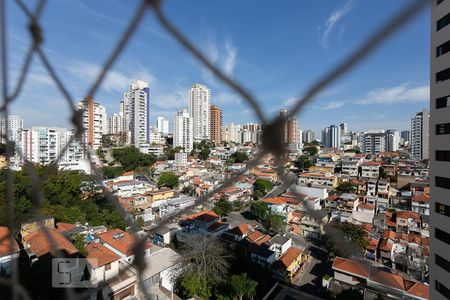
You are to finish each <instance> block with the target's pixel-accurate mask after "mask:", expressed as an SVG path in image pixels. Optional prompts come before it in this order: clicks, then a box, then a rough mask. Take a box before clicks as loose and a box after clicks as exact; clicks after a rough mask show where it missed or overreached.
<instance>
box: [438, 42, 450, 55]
mask: <svg viewBox="0 0 450 300" xmlns="http://www.w3.org/2000/svg"><path fill="white" fill-rule="evenodd" d="M449 51H450V41H447V42H445V43H443V44H442V45H440V46H437V47H436V57H439V56H441V55H443V54H445V53H447V52H449Z"/></svg>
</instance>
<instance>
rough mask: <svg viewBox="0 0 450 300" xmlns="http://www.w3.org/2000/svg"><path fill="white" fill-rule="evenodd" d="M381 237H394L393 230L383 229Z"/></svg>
mask: <svg viewBox="0 0 450 300" xmlns="http://www.w3.org/2000/svg"><path fill="white" fill-rule="evenodd" d="M383 238H384V239H394V238H395V232H394V231H392V230H385V231H383Z"/></svg>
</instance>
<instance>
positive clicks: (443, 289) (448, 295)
mask: <svg viewBox="0 0 450 300" xmlns="http://www.w3.org/2000/svg"><path fill="white" fill-rule="evenodd" d="M436 291H438V292H439V293H441V294H442V296H444V297H445V298H447V299H450V290H449V289H448V288H447V287H446V286H445V285H443V284H442V283H440V282H439V281H437V280H436Z"/></svg>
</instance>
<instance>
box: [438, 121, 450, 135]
mask: <svg viewBox="0 0 450 300" xmlns="http://www.w3.org/2000/svg"><path fill="white" fill-rule="evenodd" d="M436 134H437V135H441V134H450V123H444V124H437V125H436Z"/></svg>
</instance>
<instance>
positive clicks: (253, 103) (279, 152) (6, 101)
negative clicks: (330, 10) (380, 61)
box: [0, 0, 429, 299]
mask: <svg viewBox="0 0 450 300" xmlns="http://www.w3.org/2000/svg"><path fill="white" fill-rule="evenodd" d="M14 1H15V4H16V5H17V6H18V7H19V8H20V10H21V12H22V13H23V14H24V15H25V16H26V17H27V18H28V31H29V39H30V40H31V44H30V46H29V48H28V50H27V52H26V56H25V58H24V60H23V62H22V66H21V69H20V73H19V80H18V81H17V84H16V85H15V86H14V87H10V83H9V79H10V77H9V68H8V59H7V52H8V41H7V37H6V36H7V30H8V28H7V26H6V17H7V12H6V8H5V6H6V5H5V3H6V1H5V0H0V19H1V23H0V27H1V28H0V30H1V33H0V34H1V39H0V43H1V47H0V48H1V71H2V77H1V80H2V81H1V82H2V87H3V88H2V98H3V104H2V105H1V106H0V112H1V114H2V116H3V119H4V120H6V122H5V124H6V126H8V125H7V124H8V121H7V120H8V113H9V108H10V105H11V104H12V103H13V102H14V101H15V100H16V99H17V97H18V96H19V95H20V93H21V92H22V91H23V89H24V85H25V82H26V78H27V75H28V73H29V70H30V67H31V63H32V58H33V57H36V58H37V59H39V60H40V62H41V63H42V65H43V66H44V68H45V69H46V70H47V72H48V75H49V76H50V77H51V79H52V80H53V81H54V83H55V85H56V87H57V88H58V89H59V91H60V92H61V94H62V96H63V98H64V101H66V102H67V106H68V109H69V110H70V111H71V114H72V118H71V122H72V125H73V127H74V129H75V133H76V134H75V135H74V136H73V137H72V138H71V139H70V140H69V141H68V142H67V144H66V145H65V146H64V148H63V151H62V152H61V153H62V154H61V155H60V156H59V157H58V158H57V162H58V161H59V160H60V159H61V158H62V156H63V155H64V153H65V151H66V150H67V148H68V146H69V144H70V143H71V142H72V141H73V140H74V139H80V138H81V136H82V134H83V132H84V128H83V125H82V121H81V117H82V114H83V111H82V110H77V109H76V107H75V105H74V101H73V98H72V96H71V94H70V92H69V90H68V89H67V88H66V86H65V85H64V84H63V83H62V81H61V80H60V78H59V77H58V75H57V73H56V72H55V69H54V67H53V65H52V64H51V62H50V61H49V59H48V56H47V54H46V53H45V50H44V49H43V47H42V44H43V40H44V36H43V32H42V30H41V25H40V17H41V14H42V11H43V10H44V8H45V6H46V4H47V3H46V1H45V0H39V1H38V2H37V5H36V7H35V8H33V9H31V8H29V7H28V6H27V5H25V3H23V2H22V0H14ZM428 2H429V1H428V0H414V1H412V0H411V1H410V3H409V4H408V6H407V7H405V8H404V9H403V10H402V11H400V12H398V13H397V14H396V15H394V16H393V17H392V18H391V19H390V20H389V21H388V22H386V23H385V24H383V25H382V26H380V28H378V30H377V31H376V32H375V33H374V34H373V35H372V36H370V37H369V38H368V39H367V40H366V41H365V42H364V43H362V45H361V46H360V47H358V48H356V49H355V50H354V51H353V52H352V53H351V54H350V55H348V56H347V57H346V58H344V59H343V60H342V61H341V62H339V63H338V64H337V65H336V66H334V67H332V68H330V70H329V72H327V73H325V74H324V75H323V76H322V77H321V78H320V79H319V80H317V81H316V82H315V83H314V84H312V85H311V87H310V88H309V89H308V90H307V92H306V93H305V94H304V96H302V97H299V98H298V99H297V100H296V102H295V104H294V105H293V107H292V109H290V110H289V115H288V116H287V117H286V116H285V117H282V116H278V117H276V118H275V119H273V120H269V119H267V117H266V116H265V115H264V113H263V111H262V110H261V108H260V105H259V103H258V101H257V100H256V99H255V97H254V96H252V94H251V93H250V92H249V91H248V90H247V89H246V88H245V87H244V86H243V85H241V84H239V83H238V82H236V81H235V80H233V79H231V78H230V77H229V76H227V75H226V74H225V72H224V71H223V70H221V69H220V68H218V67H217V66H215V65H214V64H213V63H212V62H211V61H210V60H209V59H208V58H207V57H206V55H205V54H204V53H202V51H200V50H199V49H198V48H196V47H195V46H194V44H193V43H191V41H189V40H188V38H187V37H186V36H185V35H183V34H182V33H181V31H180V30H179V29H178V28H177V27H176V26H175V25H174V24H173V23H172V22H171V21H170V20H169V19H168V18H167V16H166V15H165V13H164V11H163V9H162V8H163V7H162V5H163V1H162V0H142V1H141V3H140V5H139V6H138V7H137V8H136V11H135V12H134V14H133V16H132V18H131V20H130V21H129V22H128V25H127V26H126V27H125V28H124V30H123V33H122V35H121V36H120V38H119V40H118V41H117V43H116V45H115V46H114V48H113V49H112V50H111V52H110V54H109V56H108V57H107V58H106V60H105V62H104V63H103V67H102V69H101V70H100V72H99V74H98V75H97V76H96V79H95V80H94V81H93V82H92V84H91V86H90V88H89V89H88V90H87V92H86V94H85V95H86V96H93V95H95V93H96V92H97V90H98V88H99V87H100V85H101V84H102V82H103V80H104V78H105V76H106V75H107V74H108V72H109V71H110V69H111V68H112V66H113V64H114V63H115V62H116V61H117V60H118V59H119V56H120V54H121V53H122V51H123V50H124V48H125V47H126V46H127V44H128V42H129V40H130V38H131V37H132V35H133V34H134V32H135V31H136V29H137V28H138V27H139V26H140V23H141V21H142V19H143V17H144V16H145V15H146V14H148V13H153V14H154V17H155V18H156V19H157V20H158V22H159V24H160V25H161V26H162V27H163V28H165V29H166V30H167V32H168V33H169V34H170V35H171V36H172V37H173V38H174V39H175V40H176V41H177V42H178V43H179V44H180V45H181V46H182V47H183V48H184V49H185V51H187V52H188V53H190V54H191V55H192V56H194V57H195V58H196V59H197V60H198V61H200V62H201V63H202V64H203V65H204V66H205V67H207V68H208V69H209V70H210V71H211V72H212V74H214V75H215V76H216V77H217V78H218V79H219V80H220V81H222V82H223V83H224V84H225V85H227V86H228V87H229V88H230V89H232V90H233V91H234V92H236V93H237V94H238V95H240V96H241V97H242V98H243V99H244V100H245V101H246V102H247V103H248V105H249V106H250V107H251V108H252V109H253V111H254V113H255V115H256V117H257V118H258V120H259V122H260V123H261V124H264V129H263V136H262V145H261V148H260V150H259V151H258V152H257V154H256V155H255V156H254V157H253V158H252V159H251V160H250V161H248V162H247V163H246V167H245V169H244V170H241V171H240V172H239V173H237V174H235V175H234V176H232V177H231V178H230V179H228V180H227V181H226V182H225V183H223V184H221V185H220V186H219V187H217V188H215V189H214V190H213V191H211V192H210V193H207V194H206V195H204V196H202V197H200V198H198V199H196V204H201V203H205V202H207V201H208V200H209V199H210V198H211V197H212V196H214V194H215V193H217V192H218V191H220V190H222V189H224V188H226V187H229V186H230V185H232V184H233V183H234V182H236V180H237V179H238V178H239V177H240V176H241V175H242V174H244V173H245V172H246V171H247V170H248V169H251V168H252V167H254V166H256V165H258V163H259V162H260V161H261V159H262V158H263V156H264V155H266V154H272V155H273V156H274V157H275V159H276V164H277V165H278V166H279V165H280V163H281V158H283V156H284V154H285V148H284V145H283V143H282V141H281V139H280V138H279V137H280V136H282V134H281V132H282V130H283V124H284V122H285V121H286V118H289V117H291V116H295V115H297V114H299V113H300V112H301V111H302V109H303V108H304V107H305V105H307V104H309V103H310V102H312V101H313V100H314V97H315V96H316V95H317V94H318V93H319V92H320V91H322V90H323V89H324V88H326V87H327V86H328V85H330V84H332V83H333V82H334V81H336V80H337V79H338V78H340V77H342V76H343V75H345V74H346V73H347V72H349V71H351V70H352V68H354V67H355V66H357V65H358V64H359V63H361V62H362V61H363V60H364V59H365V58H367V57H368V56H369V55H370V54H371V53H372V52H373V51H374V50H376V48H377V47H378V46H380V45H381V44H382V43H383V42H384V41H385V40H386V39H387V38H389V37H390V36H392V35H393V34H394V33H395V32H396V31H398V30H399V29H400V28H401V27H402V26H404V25H405V24H407V23H408V22H409V21H410V20H411V19H412V18H413V17H414V16H415V15H417V14H418V13H419V12H420V11H421V10H423V9H425V7H426V5H427V3H428ZM89 99H90V100H89V101H93V99H92V98H89ZM5 131H6V132H7V131H8V128H6V130H5ZM3 138H4V139H5V140H6V161H7V163H9V162H10V160H11V157H12V156H13V153H14V143H13V142H12V141H10V140H8V136H7V134H6V135H5V136H3ZM86 152H87V153H88V159H89V160H90V161H91V162H92V153H90V152H89V151H86ZM93 165H94V167H93V170H92V171H93V174H94V175H95V179H96V181H97V182H98V183H100V184H101V183H102V175H101V174H100V172H99V170H98V169H97V168H96V167H95V164H93ZM25 168H26V170H27V172H28V173H29V175H30V177H31V178H32V189H33V191H35V193H33V196H32V199H31V200H32V209H31V211H32V212H33V213H35V214H36V213H37V212H38V211H39V208H40V206H41V204H42V203H43V199H44V195H43V192H42V183H43V181H44V180H45V177H46V174H44V175H42V176H38V174H37V172H36V170H35V167H34V165H33V164H31V163H30V164H26V165H25ZM281 169H282V168H279V170H280V171H279V175H280V178H281V180H282V181H287V180H289V179H288V176H287V175H285V174H283V173H282V171H281ZM13 183H14V182H13V173H12V171H11V169H7V171H6V201H7V208H6V209H7V212H6V215H7V225H8V228H9V232H10V235H9V237H8V238H9V239H11V241H13V240H14V233H15V232H16V231H17V228H16V227H15V224H14V205H15V203H14V202H15V199H14V191H13ZM104 193H105V196H106V198H107V200H108V201H109V202H110V203H111V204H113V205H114V207H115V209H117V211H118V212H119V213H120V215H121V216H122V218H123V219H124V220H125V221H126V224H127V226H129V227H131V231H132V232H133V233H136V232H137V231H138V230H139V229H138V227H137V226H136V224H135V222H134V220H133V218H132V217H131V215H129V214H128V213H127V212H126V211H125V210H124V209H123V207H122V206H121V205H120V204H119V202H118V199H117V198H116V197H115V196H114V195H113V194H111V193H110V192H108V191H106V190H105V191H104ZM305 207H306V208H307V206H305ZM185 212H188V210H185V211H181V212H179V213H178V214H180V213H185ZM307 213H308V214H310V215H311V216H313V217H316V218H317V219H319V220H320V219H321V216H323V212H321V211H311V210H308V211H307ZM171 217H174V215H172V216H171ZM167 222H168V219H166V220H164V219H162V220H161V221H159V222H157V223H156V224H155V226H154V227H155V228H157V227H158V226H162V225H164V224H165V223H167ZM322 225H324V224H322ZM323 227H324V229H325V231H327V232H329V233H331V234H336V235H338V234H340V232H338V230H339V229H338V228H336V227H332V226H329V225H328V224H327V225H324V226H323ZM43 228H44V232H45V234H46V236H47V238H48V240H49V242H50V244H51V247H52V248H53V250H54V252H55V253H57V256H58V257H61V256H62V255H63V254H62V253H59V252H58V251H55V250H56V246H55V242H54V241H53V239H52V238H51V236H50V234H49V233H48V231H47V230H46V229H45V227H43ZM147 238H148V236H147V235H144V236H142V237H137V236H136V239H137V242H136V245H135V247H134V254H135V256H136V259H135V263H134V266H135V267H136V268H137V270H138V276H139V278H140V279H142V278H141V274H142V270H143V269H144V268H145V266H144V259H143V255H144V252H143V246H144V243H145V241H146V240H147ZM341 244H342V245H339V246H342V247H352V245H348V244H347V243H346V242H342V243H341ZM12 245H13V243H11V247H12ZM18 272H19V269H18V264H17V260H15V261H14V264H13V268H12V276H11V279H5V278H0V285H2V284H3V285H10V286H12V295H13V298H14V299H20V298H24V299H31V297H30V295H29V293H28V292H27V289H26V287H25V286H22V285H21V284H20V282H19V277H18V276H19V273H18ZM140 281H141V280H140ZM106 284H107V283H106ZM65 292H66V297H67V298H68V299H82V298H85V297H87V296H88V295H89V294H91V293H92V291H89V292H88V293H85V294H83V293H82V294H76V295H75V293H74V291H73V290H72V289H65ZM142 292H143V293H144V294H145V297H146V298H148V299H151V298H153V296H152V295H151V294H150V293H148V291H147V290H145V289H143V290H142Z"/></svg>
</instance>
